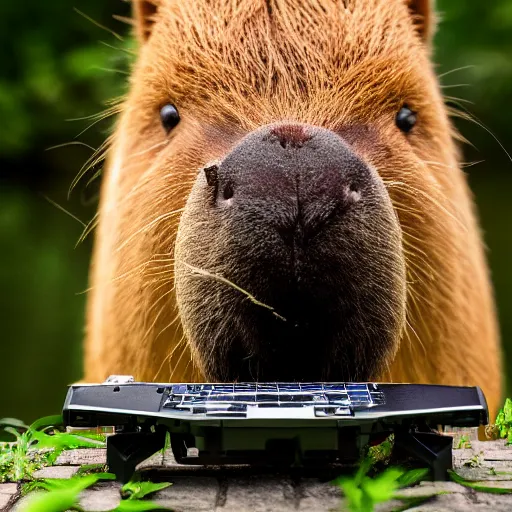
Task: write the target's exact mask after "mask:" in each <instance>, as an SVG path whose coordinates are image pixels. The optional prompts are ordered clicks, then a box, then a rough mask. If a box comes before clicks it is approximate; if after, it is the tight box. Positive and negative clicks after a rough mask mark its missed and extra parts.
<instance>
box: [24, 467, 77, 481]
mask: <svg viewBox="0 0 512 512" xmlns="http://www.w3.org/2000/svg"><path fill="white" fill-rule="evenodd" d="M79 469H80V466H48V467H47V468H43V469H39V470H37V471H35V472H34V475H33V476H34V478H71V477H72V476H74V475H75V474H76V473H77V471H78V470H79Z"/></svg>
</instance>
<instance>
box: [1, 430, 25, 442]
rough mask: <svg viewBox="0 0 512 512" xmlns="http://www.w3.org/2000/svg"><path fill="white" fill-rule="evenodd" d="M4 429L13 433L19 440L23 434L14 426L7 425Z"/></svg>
mask: <svg viewBox="0 0 512 512" xmlns="http://www.w3.org/2000/svg"><path fill="white" fill-rule="evenodd" d="M4 430H5V431H6V432H8V433H9V434H12V435H13V436H14V437H15V438H16V439H17V440H19V439H20V438H21V436H22V434H20V433H19V432H18V431H17V430H16V429H15V428H13V427H5V428H4Z"/></svg>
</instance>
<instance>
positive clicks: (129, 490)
mask: <svg viewBox="0 0 512 512" xmlns="http://www.w3.org/2000/svg"><path fill="white" fill-rule="evenodd" d="M171 485H172V484H171V483H170V482H162V483H157V484H154V483H152V482H133V481H130V482H128V483H126V484H124V485H123V487H122V489H121V495H122V496H125V497H127V498H128V499H129V500H139V499H141V498H144V496H147V495H148V494H151V493H153V492H157V491H161V490H162V489H166V488H167V487H169V486H171Z"/></svg>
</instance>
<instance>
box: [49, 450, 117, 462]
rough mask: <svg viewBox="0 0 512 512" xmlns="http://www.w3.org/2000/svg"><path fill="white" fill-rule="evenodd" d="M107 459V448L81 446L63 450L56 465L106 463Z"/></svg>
mask: <svg viewBox="0 0 512 512" xmlns="http://www.w3.org/2000/svg"><path fill="white" fill-rule="evenodd" d="M106 460H107V450H106V448H79V449H76V450H66V451H64V452H62V453H61V454H60V455H59V457H58V458H57V461H56V462H55V465H56V466H69V465H71V466H82V465H84V464H105V462H106Z"/></svg>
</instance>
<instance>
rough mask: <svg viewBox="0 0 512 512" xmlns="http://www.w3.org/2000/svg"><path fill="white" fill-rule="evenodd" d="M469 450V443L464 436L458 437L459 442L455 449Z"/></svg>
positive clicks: (467, 438)
mask: <svg viewBox="0 0 512 512" xmlns="http://www.w3.org/2000/svg"><path fill="white" fill-rule="evenodd" d="M469 448H471V441H470V440H469V437H468V436H466V435H463V436H460V439H459V442H458V443H457V449H459V450H460V449H469Z"/></svg>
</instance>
